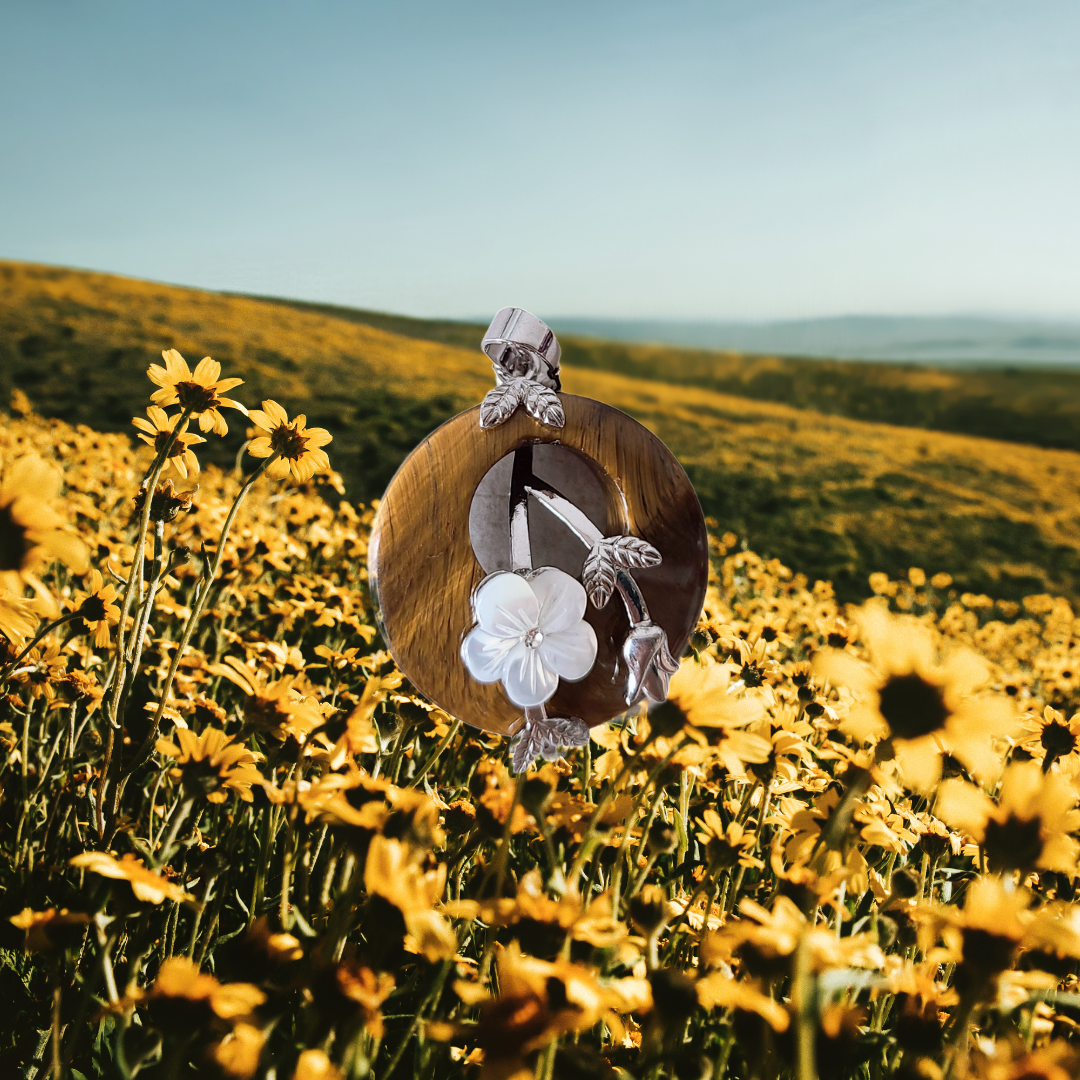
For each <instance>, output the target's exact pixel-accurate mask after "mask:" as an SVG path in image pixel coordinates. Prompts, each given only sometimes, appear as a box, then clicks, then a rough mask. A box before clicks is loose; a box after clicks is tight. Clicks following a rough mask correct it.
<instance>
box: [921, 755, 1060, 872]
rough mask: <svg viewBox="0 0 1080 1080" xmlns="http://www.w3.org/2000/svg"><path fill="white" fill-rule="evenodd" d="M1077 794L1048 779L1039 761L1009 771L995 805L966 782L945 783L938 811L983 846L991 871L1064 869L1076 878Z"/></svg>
mask: <svg viewBox="0 0 1080 1080" xmlns="http://www.w3.org/2000/svg"><path fill="white" fill-rule="evenodd" d="M1075 805H1076V793H1075V792H1074V791H1073V790H1072V788H1070V787H1069V786H1068V784H1066V782H1065V781H1064V780H1063V779H1062V778H1061V777H1060V776H1054V775H1050V776H1044V775H1043V772H1042V769H1040V768H1039V766H1038V765H1037V764H1036V763H1035V762H1034V761H1022V762H1016V763H1015V764H1013V765H1010V766H1009V768H1008V769H1007V770H1006V771H1005V777H1004V779H1003V781H1002V784H1001V795H1000V796H999V799H998V803H997V805H996V806H995V805H994V803H993V801H992V800H991V799H990V798H989V796H987V795H986V794H984V793H983V792H982V791H980V790H979V789H978V788H976V787H973V786H972V785H971V784H965V783H964V781H962V780H945V781H944V782H943V783H942V785H941V788H940V789H939V791H938V798H937V804H936V806H935V809H934V812H935V813H936V814H937V815H938V817H940V818H942V819H943V820H945V821H947V822H948V823H949V824H950V825H953V826H956V827H957V828H962V829H966V830H967V832H968V834H969V835H970V836H971V837H972V838H973V839H974V840H975V841H976V842H977V843H979V844H982V845H983V848H984V850H985V852H986V857H987V860H988V861H989V864H990V868H991V869H992V870H1005V871H1008V870H1024V871H1029V870H1034V869H1036V868H1039V869H1042V870H1060V871H1061V872H1062V873H1066V874H1069V875H1072V874H1073V873H1074V872H1075V870H1076V858H1077V854H1078V852H1080V845H1078V844H1077V842H1076V841H1075V840H1074V839H1073V838H1072V837H1071V836H1070V835H1069V834H1070V833H1072V832H1076V830H1077V828H1080V814H1078V813H1077V812H1076V811H1075V810H1074V809H1073V807H1074V806H1075Z"/></svg>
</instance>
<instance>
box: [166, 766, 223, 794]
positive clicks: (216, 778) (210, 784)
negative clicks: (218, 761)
mask: <svg viewBox="0 0 1080 1080" xmlns="http://www.w3.org/2000/svg"><path fill="white" fill-rule="evenodd" d="M177 771H178V772H179V773H180V775H181V777H182V783H183V785H184V787H185V788H187V789H188V790H189V791H197V792H200V793H201V794H203V795H209V794H210V792H212V791H217V789H218V788H219V787H221V784H222V781H223V780H224V779H225V777H224V775H223V774H222V770H221V769H219V768H218V767H217V766H216V765H212V764H211V763H210V761H209V760H208V759H207V758H202V759H200V760H198V761H196V760H194V759H190V760H188V761H185V762H184V763H183V764H182V765H181V766H180V768H179V769H178V770H177Z"/></svg>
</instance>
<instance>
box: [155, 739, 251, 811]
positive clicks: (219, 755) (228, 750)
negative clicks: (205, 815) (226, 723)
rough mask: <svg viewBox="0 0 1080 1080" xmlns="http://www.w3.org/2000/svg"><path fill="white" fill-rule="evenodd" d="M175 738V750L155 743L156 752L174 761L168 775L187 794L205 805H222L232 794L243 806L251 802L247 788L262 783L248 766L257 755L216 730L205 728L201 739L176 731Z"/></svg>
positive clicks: (161, 741)
mask: <svg viewBox="0 0 1080 1080" xmlns="http://www.w3.org/2000/svg"><path fill="white" fill-rule="evenodd" d="M176 738H177V740H178V741H179V743H180V745H179V746H177V745H176V743H173V742H170V741H169V740H168V739H158V741H157V751H158V753H159V754H164V755H165V756H166V757H171V758H175V759H176V768H174V769H171V770H170V771H169V775H170V776H171V777H172V778H173V779H174V780H178V781H180V782H181V783H182V784H183V785H184V789H185V790H186V791H187V792H188V793H189V794H192V795H194V794H202V795H205V796H206V798H207V801H209V802H212V803H223V802H225V800H226V799H227V798H228V797H229V792H230V791H234V792H236V794H237V795H239V796H240V798H241V799H243V800H244V802H251V798H252V796H251V785H252V784H256V783H258V782H259V781H260V780H262V774H261V773H260V772H259V770H258V769H255V768H253V767H252V766H253V764H254V763H255V762H256V761H259V760H260V759H261V757H262V755H261V754H254V753H252V752H251V751H250V750H249V749H248V748H247V747H246V746H244V745H243V744H242V743H235V742H233V741H232V739H231V738H229V736H228V735H226V734H225V732H224V731H219V730H218V729H217V728H207V729H206V731H204V732H203V733H202V734H201V735H196V734H195V733H194V732H193V731H189V730H187V729H186V728H178V729H177V731H176Z"/></svg>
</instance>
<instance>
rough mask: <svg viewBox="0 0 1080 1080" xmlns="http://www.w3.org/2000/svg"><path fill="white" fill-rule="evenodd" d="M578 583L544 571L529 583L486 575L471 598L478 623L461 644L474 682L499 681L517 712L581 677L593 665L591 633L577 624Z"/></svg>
mask: <svg viewBox="0 0 1080 1080" xmlns="http://www.w3.org/2000/svg"><path fill="white" fill-rule="evenodd" d="M586 601H587V598H586V596H585V589H584V588H583V587H582V585H581V582H579V581H577V580H576V579H575V578H572V577H571V576H570V575H569V574H567V573H566V572H565V571H563V570H559V569H557V568H556V567H554V566H546V567H544V568H543V569H541V570H538V571H537V572H536V573H535V574H532V575H530V576H529V577H528V578H525V577H522V576H521V575H520V574H514V573H511V572H509V571H507V570H500V571H497V572H496V573H494V574H490V575H489V576H488V577H486V578H485V579H484V580H483V581H482V582H481V583H480V587H479V588H478V589H477V590H476V595H475V596H474V597H473V611H474V613H475V615H476V625H475V626H474V627H473V628H472V630H470V631H469V633H468V634H466V636H465V640H464V641H463V642H462V643H461V659H462V660H463V661H464V663H465V666H466V668H468V670H469V674H470V675H472V677H473V678H474V679H476V681H477V682H481V683H493V682H501V683H502V684H503V689H504V690H505V691H506V696H507V697H508V698H509V699H510V700H511V701H512V702H513V703H514V704H515V705H518V706H520V707H521V708H530V707H533V706H536V705H542V704H543V703H544V702H545V701H547V700H548V699H549V698H550V697H551V696H552V695H553V694H554V693H555V691H556V690H557V689H558V686H559V679H566V680H567V682H576V681H578V680H579V679H584V678H585V676H586V675H588V674H589V672H590V671H591V670H592V666H593V664H594V663H595V662H596V632H595V631H594V630H593V628H592V627H591V626H590V625H589V624H588V623H587V622H586V621H585V620H584V619H583V618H582V616H583V615H584V614H585V605H586Z"/></svg>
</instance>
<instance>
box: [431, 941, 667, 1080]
mask: <svg viewBox="0 0 1080 1080" xmlns="http://www.w3.org/2000/svg"><path fill="white" fill-rule="evenodd" d="M496 966H497V969H498V976H499V980H498V985H499V996H498V997H497V998H494V999H492V998H489V997H488V994H487V991H486V990H484V988H483V987H481V986H479V985H477V984H476V983H469V982H465V981H463V980H458V981H457V982H456V983H454V991H455V992H456V993H457V995H458V997H459V998H460V999H461V1000H462V1001H463V1002H464V1003H465V1004H467V1005H475V1004H479V1005H480V1022H479V1023H478V1024H477V1025H476V1026H475V1027H472V1028H462V1027H459V1026H458V1025H455V1024H447V1023H435V1024H429V1025H428V1026H427V1034H428V1037H429V1038H433V1039H437V1040H440V1041H447V1040H450V1039H454V1038H456V1037H460V1036H461V1035H462V1034H466V1033H467V1035H468V1037H469V1038H470V1039H475V1040H476V1042H477V1044H478V1045H479V1046H480V1048H481V1049H482V1050H483V1051H484V1063H483V1066H482V1069H481V1073H480V1076H481V1077H482V1078H483V1080H518V1078H521V1080H524V1078H526V1077H531V1076H532V1075H533V1071H532V1069H531V1068H529V1067H528V1065H527V1064H526V1062H525V1056H526V1055H527V1054H530V1053H531V1052H532V1051H534V1050H538V1049H540V1048H541V1047H543V1046H546V1045H547V1044H548V1043H549V1042H551V1041H552V1040H553V1039H556V1038H558V1037H559V1036H560V1035H563V1034H566V1033H568V1032H572V1031H577V1032H583V1031H588V1030H589V1028H591V1027H593V1025H594V1024H596V1023H597V1022H598V1021H599V1020H604V1021H605V1023H606V1024H607V1026H608V1028H609V1029H610V1030H611V1031H612V1032H613V1033H619V1034H621V1033H622V1032H624V1031H625V1027H624V1025H623V1022H622V1020H621V1019H620V1014H622V1015H625V1014H626V1013H629V1012H646V1011H648V1010H649V1009H650V1008H651V1007H652V1004H653V998H652V990H651V988H650V986H649V982H648V980H646V979H641V978H634V977H627V978H622V979H613V980H611V981H609V982H606V983H602V982H601V981H600V980H599V979H598V978H597V976H596V974H595V973H594V972H592V971H591V970H589V969H588V968H586V967H584V966H582V965H580V964H574V963H571V962H570V961H568V960H556V961H554V962H550V961H546V960H538V959H536V958H535V957H532V956H525V955H523V954H522V952H521V948H520V946H519V945H518V943H517V942H516V941H512V942H511V943H510V944H509V945H508V946H506V947H505V948H499V952H498V959H497V960H496Z"/></svg>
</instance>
